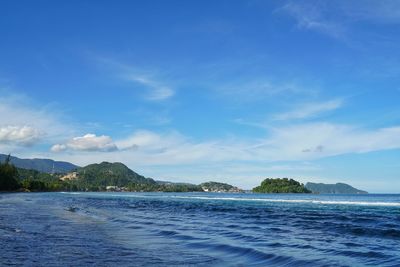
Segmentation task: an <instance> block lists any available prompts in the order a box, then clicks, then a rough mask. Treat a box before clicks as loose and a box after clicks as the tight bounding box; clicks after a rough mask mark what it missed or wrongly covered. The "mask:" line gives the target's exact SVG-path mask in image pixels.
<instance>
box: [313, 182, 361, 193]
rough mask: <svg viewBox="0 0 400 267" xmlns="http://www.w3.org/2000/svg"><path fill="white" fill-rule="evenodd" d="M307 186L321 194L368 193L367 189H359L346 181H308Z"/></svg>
mask: <svg viewBox="0 0 400 267" xmlns="http://www.w3.org/2000/svg"><path fill="white" fill-rule="evenodd" d="M306 188H307V189H308V190H311V191H312V192H313V193H319V194H368V192H366V191H363V190H359V189H357V188H354V187H352V186H351V185H348V184H345V183H336V184H323V183H307V184H306Z"/></svg>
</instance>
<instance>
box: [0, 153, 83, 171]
mask: <svg viewBox="0 0 400 267" xmlns="http://www.w3.org/2000/svg"><path fill="white" fill-rule="evenodd" d="M6 157H7V155H5V154H0V162H4V161H5V159H6ZM10 162H11V163H12V164H13V165H15V166H16V167H18V168H22V169H30V170H37V171H39V172H45V173H52V172H53V171H54V172H55V173H67V172H70V171H72V170H74V169H76V168H79V167H78V166H76V165H74V164H72V163H69V162H65V161H54V160H51V159H20V158H17V157H13V156H11V161H10ZM53 166H54V170H53Z"/></svg>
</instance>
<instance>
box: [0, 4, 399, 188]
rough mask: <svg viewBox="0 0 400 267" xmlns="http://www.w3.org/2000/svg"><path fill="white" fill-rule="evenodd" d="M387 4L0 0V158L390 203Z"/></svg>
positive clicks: (395, 27) (393, 97) (393, 88)
mask: <svg viewBox="0 0 400 267" xmlns="http://www.w3.org/2000/svg"><path fill="white" fill-rule="evenodd" d="M399 10H400V3H399V2H398V1H367V0H365V1H268V2H267V1H118V3H116V2H114V1H3V2H1V3H0V36H1V39H2V41H1V42H0V114H1V116H0V151H1V152H2V153H12V154H13V155H15V156H19V157H28V158H31V157H41V158H42V157H46V158H53V159H57V160H65V161H70V162H73V163H75V164H78V165H81V166H83V165H85V164H89V163H94V162H101V161H121V162H123V163H125V164H126V165H128V166H129V167H130V168H132V169H133V170H135V171H137V172H139V173H141V174H143V175H145V176H148V177H154V178H157V179H164V180H171V181H187V182H193V183H200V182H204V181H208V180H218V181H223V182H229V183H232V184H235V185H238V186H241V187H243V188H251V187H253V186H256V185H258V184H259V183H260V181H261V180H262V179H263V178H265V177H287V176H288V177H293V178H295V179H298V180H300V181H302V182H307V181H312V182H326V183H335V182H347V183H350V184H352V185H354V186H356V187H359V188H361V189H365V190H368V191H371V192H400V161H399V159H400V105H399V102H400V101H399V100H400V85H399V81H400V63H399V62H400V49H399V46H398V44H399V43H400V34H399V32H400V12H399Z"/></svg>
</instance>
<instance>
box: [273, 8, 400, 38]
mask: <svg viewBox="0 0 400 267" xmlns="http://www.w3.org/2000/svg"><path fill="white" fill-rule="evenodd" d="M399 10H400V2H399V1H396V0H387V1H376V0H366V1H365V0H364V1H357V0H356V1H315V0H311V1H289V2H287V3H285V4H284V5H283V6H282V7H281V8H279V9H278V10H277V11H278V12H285V13H286V14H288V15H289V16H291V17H293V18H294V19H295V20H296V23H297V27H299V28H300V29H304V30H313V31H317V32H320V33H323V34H326V35H329V36H330V37H333V38H338V39H343V38H346V37H347V35H349V33H350V32H351V28H352V27H353V26H354V25H355V24H357V23H359V22H364V21H367V22H374V23H381V24H398V23H400V12H399Z"/></svg>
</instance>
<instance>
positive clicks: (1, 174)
mask: <svg viewBox="0 0 400 267" xmlns="http://www.w3.org/2000/svg"><path fill="white" fill-rule="evenodd" d="M10 160H11V156H10V155H8V156H7V158H6V160H5V162H4V163H0V191H12V190H17V189H18V188H20V187H21V186H20V184H19V182H18V180H17V179H18V171H17V168H16V167H15V166H14V165H12V164H11V163H10Z"/></svg>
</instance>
